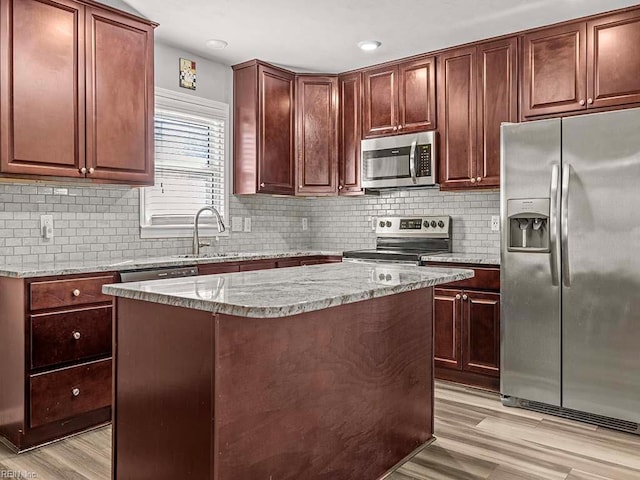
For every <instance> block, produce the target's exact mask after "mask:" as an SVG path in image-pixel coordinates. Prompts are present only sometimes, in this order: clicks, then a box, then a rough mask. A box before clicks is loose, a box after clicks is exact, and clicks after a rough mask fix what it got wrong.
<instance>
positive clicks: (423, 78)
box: [363, 57, 436, 138]
mask: <svg viewBox="0 0 640 480" xmlns="http://www.w3.org/2000/svg"><path fill="white" fill-rule="evenodd" d="M435 64H436V61H435V57H424V58H420V59H416V60H411V61H408V62H404V63H400V64H392V65H385V66H383V67H378V68H374V69H369V70H365V71H364V72H363V84H364V97H363V136H364V137H365V138H369V137H376V136H381V135H393V134H401V133H410V132H419V131H425V130H433V129H435V128H436V82H435Z"/></svg>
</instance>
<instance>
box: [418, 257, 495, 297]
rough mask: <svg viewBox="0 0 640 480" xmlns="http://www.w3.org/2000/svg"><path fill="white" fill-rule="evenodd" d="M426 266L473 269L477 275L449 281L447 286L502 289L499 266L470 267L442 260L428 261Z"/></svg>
mask: <svg viewBox="0 0 640 480" xmlns="http://www.w3.org/2000/svg"><path fill="white" fill-rule="evenodd" d="M425 265H426V266H429V267H444V268H462V269H465V270H473V271H474V273H475V275H474V277H473V278H468V279H466V280H460V281H458V282H451V283H447V285H446V288H449V287H451V288H453V287H455V288H474V289H478V290H495V291H496V292H498V291H500V269H499V268H495V267H494V268H482V267H470V266H468V265H459V264H457V263H441V262H427V263H425Z"/></svg>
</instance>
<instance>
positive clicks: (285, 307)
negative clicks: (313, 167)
mask: <svg viewBox="0 0 640 480" xmlns="http://www.w3.org/2000/svg"><path fill="white" fill-rule="evenodd" d="M471 277H473V270H463V269H452V268H451V269H450V268H434V267H420V266H412V265H380V264H373V263H371V264H367V263H349V262H344V263H334V264H326V265H310V266H305V267H292V268H281V269H275V270H257V271H252V272H239V273H227V274H218V275H205V276H198V277H185V278H177V279H166V280H153V281H146V282H131V283H121V284H113V285H105V286H104V287H103V289H102V291H103V293H105V294H108V295H113V296H116V297H124V298H129V299H133V300H142V301H147V302H153V303H161V304H165V305H173V306H177V307H184V308H190V309H194V310H204V311H209V312H212V313H224V314H229V315H236V316H242V317H254V318H275V317H286V316H290V315H295V314H298V313H303V312H310V311H314V310H321V309H324V308H328V307H333V306H337V305H343V304H347V303H353V302H358V301H361V300H367V299H371V298H376V297H382V296H386V295H393V294H397V293H402V292H408V291H411V290H417V289H420V288H427V287H433V286H435V285H439V284H442V283H448V282H454V281H457V280H464V279H467V278H471Z"/></svg>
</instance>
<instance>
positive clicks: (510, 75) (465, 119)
mask: <svg viewBox="0 0 640 480" xmlns="http://www.w3.org/2000/svg"><path fill="white" fill-rule="evenodd" d="M438 62H439V67H438V99H439V105H438V112H439V113H438V114H439V116H440V119H439V121H438V123H439V125H440V163H439V165H440V175H439V176H440V186H441V188H443V189H460V188H467V189H468V188H488V187H490V188H495V187H498V186H499V185H500V124H501V123H502V122H516V121H517V118H518V117H517V112H518V107H517V106H518V96H517V92H518V83H517V39H516V38H515V37H511V38H506V39H503V40H497V41H494V42H487V43H482V44H479V45H477V46H473V47H466V48H460V49H455V50H450V51H447V52H444V53H442V54H441V55H440V56H439V57H438Z"/></svg>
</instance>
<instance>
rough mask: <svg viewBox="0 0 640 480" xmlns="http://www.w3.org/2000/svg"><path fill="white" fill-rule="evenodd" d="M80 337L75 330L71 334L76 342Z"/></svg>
mask: <svg viewBox="0 0 640 480" xmlns="http://www.w3.org/2000/svg"><path fill="white" fill-rule="evenodd" d="M81 336H82V335H81V334H80V332H78V331H77V330H76V331H75V332H73V338H74V339H76V340H80V337H81Z"/></svg>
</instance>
